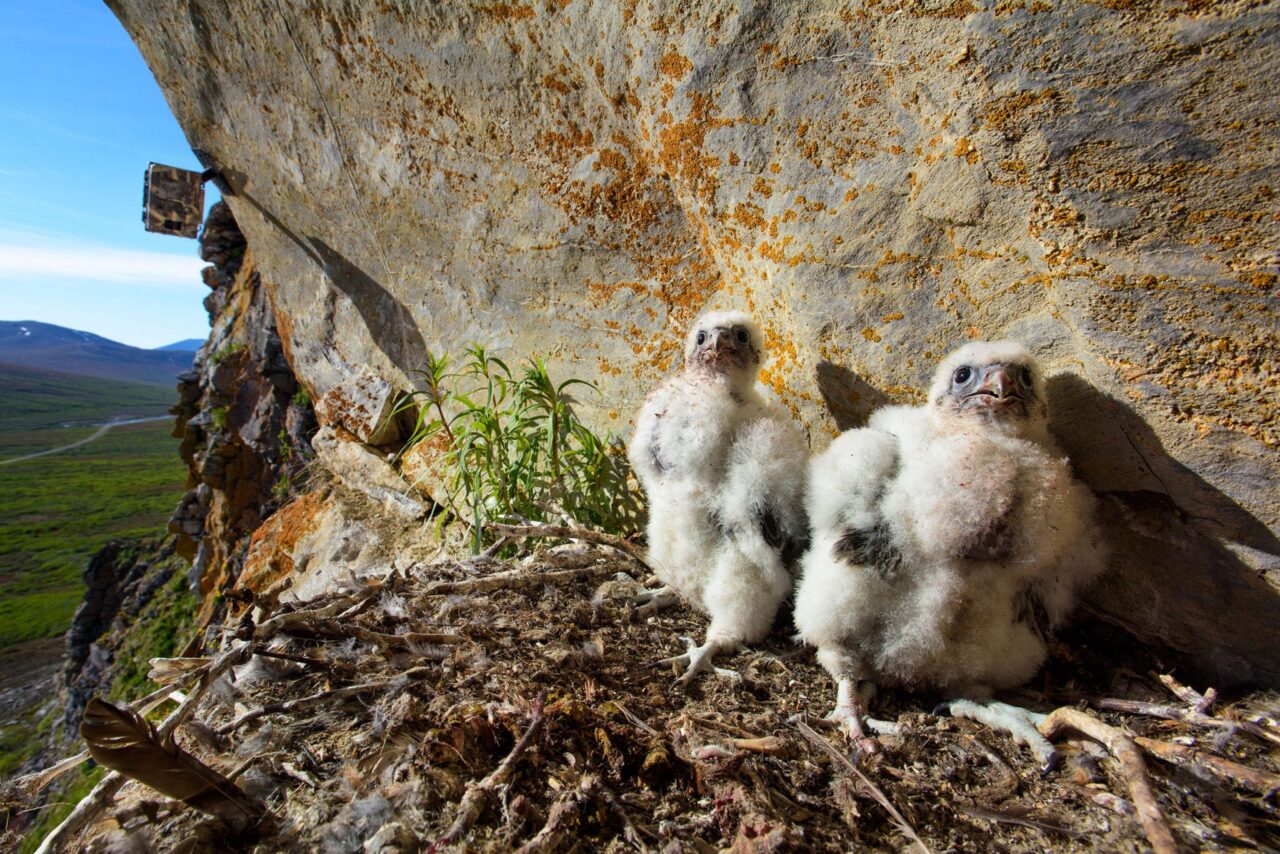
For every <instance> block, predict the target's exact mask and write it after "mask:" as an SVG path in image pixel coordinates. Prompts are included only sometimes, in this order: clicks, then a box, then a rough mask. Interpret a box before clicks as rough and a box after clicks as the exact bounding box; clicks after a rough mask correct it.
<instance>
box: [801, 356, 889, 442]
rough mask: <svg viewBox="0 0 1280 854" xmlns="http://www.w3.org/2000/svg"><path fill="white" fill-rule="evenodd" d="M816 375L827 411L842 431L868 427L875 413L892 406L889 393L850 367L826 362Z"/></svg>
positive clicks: (820, 366) (821, 363) (820, 364)
mask: <svg viewBox="0 0 1280 854" xmlns="http://www.w3.org/2000/svg"><path fill="white" fill-rule="evenodd" d="M815 373H816V374H817V381H818V391H820V392H821V393H822V400H823V402H824V403H826V405H827V411H828V412H830V413H831V417H832V418H834V419H835V422H836V426H837V427H839V428H840V429H841V430H852V429H854V428H855V427H862V426H865V425H866V423H867V419H868V418H869V417H871V413H872V412H874V411H875V410H877V409H879V408H880V407H882V406H888V405H889V404H891V403H893V401H892V400H891V399H890V398H889V396H888V395H887V394H885V393H884V392H882V391H880V390H879V389H877V388H875V387H874V386H872V385H870V384H868V383H867V382H866V381H865V380H863V379H862V378H861V377H859V376H858V375H857V374H855V373H854V372H853V371H851V370H849V369H848V368H844V367H841V366H840V365H836V364H834V363H832V362H828V361H826V360H823V361H821V362H819V363H818V367H817V370H816V371H815Z"/></svg>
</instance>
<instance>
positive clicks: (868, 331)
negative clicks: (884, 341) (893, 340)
mask: <svg viewBox="0 0 1280 854" xmlns="http://www.w3.org/2000/svg"><path fill="white" fill-rule="evenodd" d="M862 337H863V338H865V339H867V340H868V341H872V342H875V341H879V340H880V333H879V332H876V331H875V329H873V328H872V327H870V326H868V327H867V328H865V329H863V330H862Z"/></svg>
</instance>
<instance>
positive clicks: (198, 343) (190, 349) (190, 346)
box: [151, 338, 204, 353]
mask: <svg viewBox="0 0 1280 854" xmlns="http://www.w3.org/2000/svg"><path fill="white" fill-rule="evenodd" d="M203 346H204V339H203V338H183V339H182V340H181V341H174V342H173V343H172V344H166V345H164V346H163V347H152V348H151V349H153V350H178V351H180V352H182V353H194V352H195V351H197V350H199V349H200V348H201V347H203Z"/></svg>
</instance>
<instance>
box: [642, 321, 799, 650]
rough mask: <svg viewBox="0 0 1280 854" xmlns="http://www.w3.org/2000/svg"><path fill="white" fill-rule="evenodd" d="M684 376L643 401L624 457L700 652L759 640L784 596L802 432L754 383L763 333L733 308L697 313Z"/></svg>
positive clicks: (660, 569)
mask: <svg viewBox="0 0 1280 854" xmlns="http://www.w3.org/2000/svg"><path fill="white" fill-rule="evenodd" d="M684 355H685V365H684V368H683V369H682V370H681V371H680V372H678V373H677V374H675V375H674V376H672V377H670V378H668V379H667V380H666V381H664V382H663V383H662V385H660V386H659V387H658V388H657V389H655V390H654V391H653V392H652V393H651V394H650V395H649V396H648V398H647V399H646V400H645V402H644V405H643V406H642V407H641V409H640V413H639V415H638V417H637V420H636V428H635V433H634V435H633V437H632V440H631V443H630V445H629V446H628V457H629V459H630V461H631V465H632V467H633V468H634V470H635V471H636V473H637V475H638V476H639V479H640V482H641V485H642V486H643V487H644V490H645V493H646V495H647V497H648V503H649V528H648V538H649V556H650V560H651V562H652V563H653V567H654V570H655V572H656V573H657V574H658V577H659V578H660V579H661V580H662V582H663V583H664V584H666V585H667V586H669V587H670V588H671V589H672V590H674V591H675V592H676V593H677V594H678V595H679V596H680V597H681V598H682V599H684V600H685V601H687V602H688V603H689V604H691V605H693V606H694V607H696V608H698V609H700V610H702V611H704V612H706V613H708V614H709V615H710V616H711V626H710V628H709V629H708V633H707V643H708V645H711V646H714V647H715V648H718V649H724V648H727V647H732V646H736V645H738V644H740V643H744V642H746V643H750V642H754V641H758V640H760V639H761V638H763V637H764V635H765V634H767V633H768V631H769V628H770V626H771V625H772V623H773V619H774V616H775V614H776V612H777V609H778V606H779V605H780V604H781V603H782V601H783V600H784V599H785V598H786V596H787V594H788V593H789V592H790V591H791V587H792V579H791V575H790V573H789V571H788V567H787V565H786V563H787V558H788V557H790V555H789V553H788V548H789V547H790V548H794V547H795V546H796V544H798V543H800V542H802V541H803V540H804V537H805V534H806V527H807V525H806V521H805V516H804V480H805V473H806V462H807V459H808V448H807V443H806V440H805V437H804V432H803V430H802V429H801V428H800V426H799V425H798V424H797V423H796V422H795V421H793V420H792V419H791V418H790V416H789V415H788V414H787V412H786V411H785V410H784V409H783V408H782V407H781V406H779V405H777V404H775V403H771V402H768V401H766V400H765V398H764V397H763V396H762V395H761V394H760V391H759V389H758V388H757V387H756V384H755V379H756V375H757V374H758V372H759V369H760V365H761V362H762V360H763V355H764V343H763V336H762V335H761V333H760V331H759V329H758V328H757V327H756V325H755V323H753V322H752V321H751V319H750V317H748V316H747V315H745V314H743V313H741V312H714V313H711V314H706V315H703V316H702V317H700V318H699V319H698V321H697V322H696V323H695V324H694V327H693V328H692V329H691V330H690V332H689V336H688V339H687V341H686V346H685V354H684Z"/></svg>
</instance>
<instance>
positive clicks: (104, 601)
mask: <svg viewBox="0 0 1280 854" xmlns="http://www.w3.org/2000/svg"><path fill="white" fill-rule="evenodd" d="M185 567H186V563H185V561H183V560H181V559H180V558H178V557H177V556H176V555H175V550H174V543H173V541H172V539H169V540H165V541H163V542H162V541H159V540H150V539H139V540H112V541H111V542H109V543H107V544H106V545H105V546H103V547H102V548H101V549H100V550H99V551H98V552H97V554H95V555H94V556H93V557H92V558H90V559H89V565H88V567H86V569H85V571H84V582H85V587H86V590H85V595H84V600H83V601H82V602H81V603H80V607H79V608H77V609H76V614H75V617H74V618H73V619H72V622H71V628H70V629H68V630H67V653H66V662H65V665H64V668H63V679H62V683H63V690H64V693H65V703H62V704H61V705H62V709H61V711H62V723H63V724H64V725H65V732H66V733H74V732H75V728H76V725H77V724H78V723H79V722H80V717H81V715H82V714H83V713H84V707H85V704H86V703H88V702H89V699H90V698H91V697H93V696H94V695H95V694H100V695H106V694H107V693H108V691H109V689H110V688H111V685H112V681H113V678H114V677H115V676H116V675H117V672H116V668H115V666H114V665H115V664H116V656H117V653H118V652H119V650H120V647H121V646H122V643H123V642H124V639H125V637H126V636H128V635H129V634H130V632H131V630H132V629H133V628H134V627H135V626H138V625H139V624H140V623H141V624H145V623H147V622H148V621H149V620H151V619H153V618H154V617H155V616H156V615H149V614H148V612H147V611H148V606H149V605H150V604H151V603H152V600H153V599H154V598H155V597H156V594H157V592H158V591H159V590H160V589H161V588H162V587H164V586H165V585H166V584H168V583H169V581H170V580H171V579H172V578H173V576H174V574H175V573H180V572H182V571H183V569H185ZM188 605H189V603H188ZM173 617H174V615H172V614H166V615H164V619H172V618H173ZM186 621H188V622H189V616H188V617H187V619H186ZM143 631H145V626H144V627H143V628H140V629H139V632H138V633H137V634H141V633H142V632H143ZM135 640H136V638H135ZM172 640H174V641H176V640H177V639H176V638H174V639H172ZM161 652H164V653H167V652H169V650H162V651H161ZM131 665H132V666H139V665H141V666H145V665H146V662H145V661H142V662H131ZM144 672H145V671H144Z"/></svg>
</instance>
